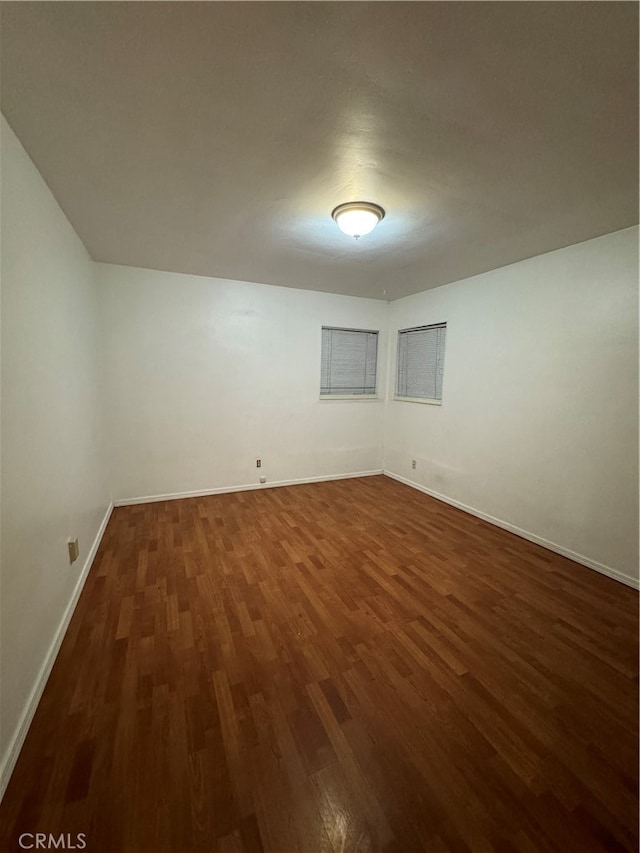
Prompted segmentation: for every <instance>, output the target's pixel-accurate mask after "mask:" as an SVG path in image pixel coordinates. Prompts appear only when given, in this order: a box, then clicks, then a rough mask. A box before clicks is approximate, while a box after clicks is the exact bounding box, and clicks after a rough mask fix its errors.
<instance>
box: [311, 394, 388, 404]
mask: <svg viewBox="0 0 640 853" xmlns="http://www.w3.org/2000/svg"><path fill="white" fill-rule="evenodd" d="M381 399H382V398H381V397H378V395H377V394H322V395H321V396H320V402H321V403H339V402H342V403H344V402H352V403H353V402H355V403H375V402H377V401H379V400H381Z"/></svg>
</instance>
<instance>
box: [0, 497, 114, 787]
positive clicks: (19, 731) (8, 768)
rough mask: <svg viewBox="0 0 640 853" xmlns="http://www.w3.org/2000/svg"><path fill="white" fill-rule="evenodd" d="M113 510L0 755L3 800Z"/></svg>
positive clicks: (82, 572) (109, 513) (94, 543)
mask: <svg viewBox="0 0 640 853" xmlns="http://www.w3.org/2000/svg"><path fill="white" fill-rule="evenodd" d="M112 510H113V504H112V503H111V504H109V507H108V508H107V511H106V513H105V515H104V518H103V519H102V522H101V524H100V527H99V529H98V532H97V533H96V537H95V539H94V540H93V545H92V546H91V549H90V551H89V553H88V554H87V559H86V560H85V561H84V566H83V567H82V571H81V572H80V576H79V577H78V581H77V583H76V585H75V588H74V590H73V595H72V596H71V599H70V600H69V603H68V604H67V607H66V609H65V611H64V614H63V616H62V619H61V620H60V624H59V625H58V630H57V631H56V633H55V635H54V637H53V640H52V641H51V645H50V646H49V651H48V652H47V654H46V657H45V659H44V661H43V663H42V666H41V667H40V672H39V673H38V676H37V678H36V680H35V684H34V685H33V688H32V689H31V693H30V694H29V698H28V699H27V701H26V703H25V706H24V708H23V711H22V714H21V715H20V720H19V723H18V725H17V727H16V730H15V732H14V734H13V737H12V738H11V740H10V742H9V745H8V747H7V749H6V751H5V754H4V755H3V756H2V763H0V800H2V797H3V796H4V792H5V791H6V789H7V785H8V784H9V779H10V778H11V774H12V773H13V768H14V767H15V765H16V761H17V760H18V756H19V755H20V750H21V749H22V744H23V743H24V740H25V738H26V736H27V732H28V731H29V726H30V725H31V721H32V720H33V715H34V714H35V712H36V708H37V707H38V702H39V701H40V697H41V696H42V693H43V691H44V688H45V686H46V684H47V680H48V678H49V675H50V673H51V670H52V669H53V664H54V663H55V660H56V657H57V655H58V651H59V649H60V646H61V644H62V640H63V639H64V635H65V633H66V631H67V628H68V626H69V622H70V621H71V617H72V616H73V611H74V610H75V609H76V604H77V603H78V599H79V598H80V593H81V592H82V588H83V587H84V584H85V581H86V579H87V575H88V574H89V569H90V568H91V564H92V563H93V560H94V558H95V556H96V553H97V551H98V547H99V545H100V542H101V540H102V536H103V534H104V531H105V529H106V527H107V523H108V521H109V518H110V517H111V511H112Z"/></svg>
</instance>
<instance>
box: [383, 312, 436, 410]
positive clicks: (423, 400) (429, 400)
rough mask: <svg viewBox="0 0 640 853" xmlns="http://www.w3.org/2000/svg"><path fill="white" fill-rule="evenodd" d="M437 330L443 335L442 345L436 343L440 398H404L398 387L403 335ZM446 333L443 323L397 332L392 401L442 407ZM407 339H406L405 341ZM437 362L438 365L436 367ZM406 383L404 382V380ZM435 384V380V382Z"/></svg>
mask: <svg viewBox="0 0 640 853" xmlns="http://www.w3.org/2000/svg"><path fill="white" fill-rule="evenodd" d="M438 330H444V335H443V336H442V343H441V344H440V342H439V340H437V341H436V352H435V358H436V367H435V369H436V373H437V371H438V370H440V373H441V378H440V397H415V396H406V395H402V394H400V393H399V390H398V389H399V387H400V385H401V381H400V370H401V348H402V341H403V340H404V336H405V335H410V334H417V333H420V332H431V331H433V332H437V331H438ZM446 332H447V324H446V322H443V323H431V324H429V325H426V326H412V327H410V328H408V329H399V330H398V345H397V351H396V376H395V393H394V396H393V399H394V400H396V401H398V402H401V403H422V404H426V405H428V406H441V405H442V384H443V383H442V373H443V372H444V354H445V347H446ZM408 340H409V339H408V338H407V341H408ZM438 361H439V362H440V364H439V365H438ZM405 381H406V380H405ZM436 384H437V380H436Z"/></svg>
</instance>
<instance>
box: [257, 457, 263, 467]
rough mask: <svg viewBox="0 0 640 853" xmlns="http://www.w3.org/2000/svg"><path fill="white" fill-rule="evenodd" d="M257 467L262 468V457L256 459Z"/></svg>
mask: <svg viewBox="0 0 640 853" xmlns="http://www.w3.org/2000/svg"><path fill="white" fill-rule="evenodd" d="M256 468H262V459H256Z"/></svg>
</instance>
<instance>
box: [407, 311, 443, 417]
mask: <svg viewBox="0 0 640 853" xmlns="http://www.w3.org/2000/svg"><path fill="white" fill-rule="evenodd" d="M446 333H447V324H446V323H436V324H434V325H433V326H419V327H417V328H415V329H402V330H401V331H399V332H398V374H397V382H396V396H397V397H415V398H418V399H425V400H442V377H443V374H444V344H445V336H446Z"/></svg>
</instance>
